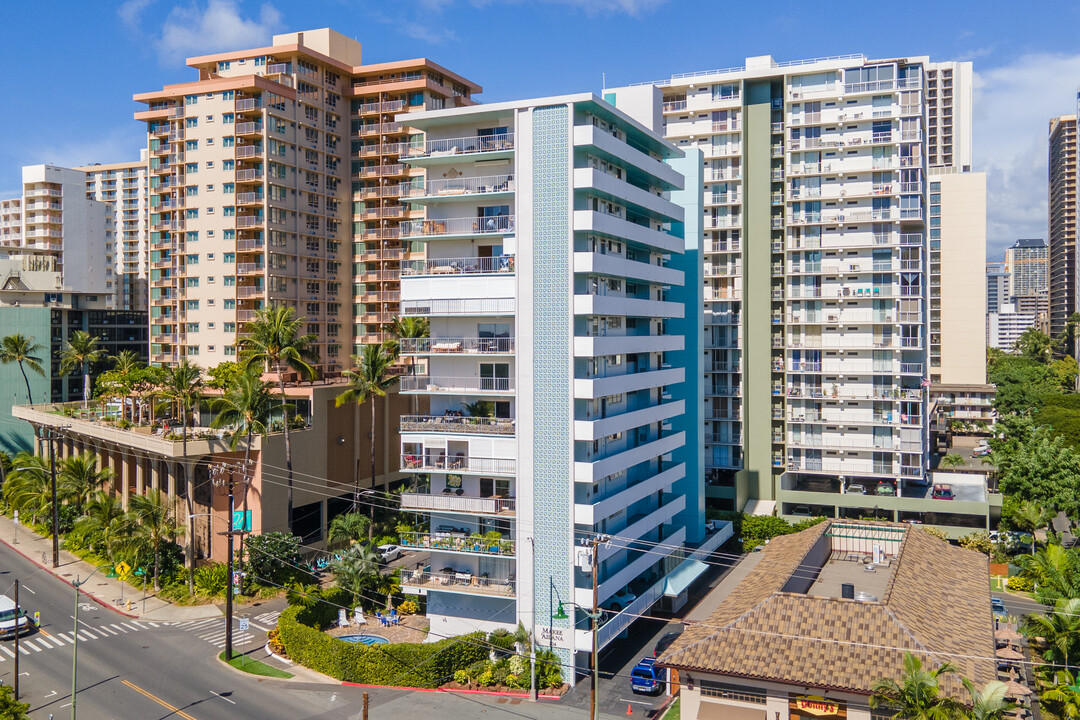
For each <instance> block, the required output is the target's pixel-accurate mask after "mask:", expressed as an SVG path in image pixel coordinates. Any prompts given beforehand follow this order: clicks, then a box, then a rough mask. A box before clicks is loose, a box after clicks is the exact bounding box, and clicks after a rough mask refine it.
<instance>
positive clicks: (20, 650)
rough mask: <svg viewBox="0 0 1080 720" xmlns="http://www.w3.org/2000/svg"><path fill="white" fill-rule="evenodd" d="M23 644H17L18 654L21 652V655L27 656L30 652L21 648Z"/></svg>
mask: <svg viewBox="0 0 1080 720" xmlns="http://www.w3.org/2000/svg"><path fill="white" fill-rule="evenodd" d="M24 644H25V643H19V652H21V653H22V654H23V655H29V654H30V651H29V650H27V649H26V648H24V647H23V645H24Z"/></svg>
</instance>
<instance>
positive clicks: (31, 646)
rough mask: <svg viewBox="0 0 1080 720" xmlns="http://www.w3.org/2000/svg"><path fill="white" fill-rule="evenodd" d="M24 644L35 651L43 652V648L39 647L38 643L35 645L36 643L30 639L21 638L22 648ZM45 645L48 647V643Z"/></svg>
mask: <svg viewBox="0 0 1080 720" xmlns="http://www.w3.org/2000/svg"><path fill="white" fill-rule="evenodd" d="M23 645H25V646H26V647H28V648H30V649H31V650H33V651H34V652H41V650H42V649H41V648H39V647H38V646H37V645H35V644H34V643H32V642H30V641H29V640H20V641H19V647H20V648H21V647H22V646H23ZM45 647H48V645H46V646H45Z"/></svg>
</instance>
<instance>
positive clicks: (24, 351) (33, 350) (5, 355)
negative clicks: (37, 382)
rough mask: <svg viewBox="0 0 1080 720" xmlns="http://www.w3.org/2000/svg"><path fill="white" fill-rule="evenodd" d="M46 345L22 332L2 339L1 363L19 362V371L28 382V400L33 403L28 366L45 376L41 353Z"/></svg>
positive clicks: (0, 344)
mask: <svg viewBox="0 0 1080 720" xmlns="http://www.w3.org/2000/svg"><path fill="white" fill-rule="evenodd" d="M44 349H45V346H43V345H39V344H37V343H35V342H34V338H32V337H27V336H25V335H23V334H22V333H15V334H13V335H6V336H5V337H4V339H3V340H0V363H2V364H4V365H7V364H8V363H13V362H14V363H18V364H19V372H21V373H22V377H23V382H24V383H26V401H27V402H28V403H29V404H31V405H33V404H34V397H33V394H32V393H31V392H30V379H29V378H28V377H27V376H26V368H30V369H31V370H32V371H33V372H35V373H37V374H38V375H40V376H41V377H45V370H44V369H43V368H42V367H41V356H40V353H41V351H42V350H44Z"/></svg>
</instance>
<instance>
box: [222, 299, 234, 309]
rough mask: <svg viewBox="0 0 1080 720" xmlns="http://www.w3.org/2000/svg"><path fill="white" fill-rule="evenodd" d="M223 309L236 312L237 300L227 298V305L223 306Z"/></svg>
mask: <svg viewBox="0 0 1080 720" xmlns="http://www.w3.org/2000/svg"><path fill="white" fill-rule="evenodd" d="M223 307H224V308H225V309H226V310H235V309H236V301H235V300H230V299H229V298H225V304H224V305H223Z"/></svg>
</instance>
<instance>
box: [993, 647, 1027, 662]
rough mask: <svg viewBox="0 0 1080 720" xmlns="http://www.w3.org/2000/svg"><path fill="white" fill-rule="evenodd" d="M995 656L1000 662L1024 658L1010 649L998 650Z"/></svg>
mask: <svg viewBox="0 0 1080 720" xmlns="http://www.w3.org/2000/svg"><path fill="white" fill-rule="evenodd" d="M997 656H998V657H999V658H1001V659H1002V660H1023V659H1024V656H1023V655H1021V654H1020V653H1018V652H1016V651H1015V650H1013V649H1012V648H999V649H998V651H997Z"/></svg>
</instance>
